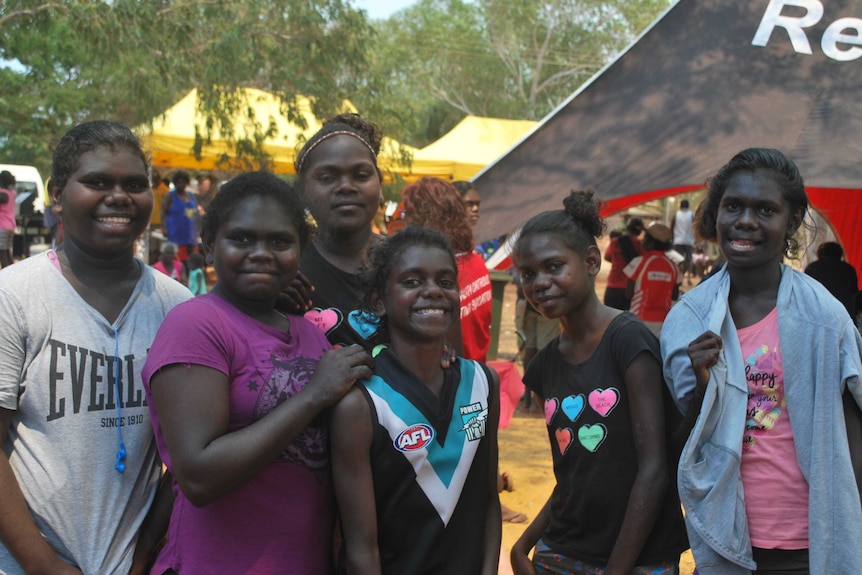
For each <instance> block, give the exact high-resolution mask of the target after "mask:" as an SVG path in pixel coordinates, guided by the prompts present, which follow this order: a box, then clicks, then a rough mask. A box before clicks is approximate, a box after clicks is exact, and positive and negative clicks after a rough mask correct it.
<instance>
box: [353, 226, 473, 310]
mask: <svg viewBox="0 0 862 575" xmlns="http://www.w3.org/2000/svg"><path fill="white" fill-rule="evenodd" d="M416 246H420V247H423V248H439V249H441V250H443V251H445V252H446V253H448V254H449V257H450V258H452V266H453V267H454V268H455V273H457V272H458V264H457V262H456V261H455V252H453V251H452V244H451V243H449V239H448V238H447V237H446V236H445V235H443V234H442V233H441V232H439V231H438V230H435V229H433V228H429V227H425V226H415V225H412V226H407V227H406V228H403V229H402V230H400V231H399V232H398V233H396V234H395V235H392V236H389V237H387V238H386V239H385V240H383V241H381V242H379V243H377V244H376V245H375V246H374V247H373V248H371V252H370V254H369V257H368V264H367V265H366V267H365V269H364V270H363V272H362V275H361V285H362V296H361V298H360V301H359V304H360V309H362V310H363V311H366V312H371V313H373V310H372V307H371V298H372V297H373V296H374V294H381V295H385V294H386V278H388V277H389V274H390V273H392V269H393V268H394V267H395V264H396V263H398V259H399V258H400V257H401V255H402V254H403V253H404V252H406V251H407V250H408V249H410V248H412V247H416Z"/></svg>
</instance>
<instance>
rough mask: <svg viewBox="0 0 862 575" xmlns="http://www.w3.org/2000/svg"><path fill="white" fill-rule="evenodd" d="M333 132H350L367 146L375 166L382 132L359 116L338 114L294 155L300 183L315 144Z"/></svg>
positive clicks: (327, 121)
mask: <svg viewBox="0 0 862 575" xmlns="http://www.w3.org/2000/svg"><path fill="white" fill-rule="evenodd" d="M333 132H350V133H351V134H353V135H354V136H356V137H357V138H359V139H360V140H362V142H363V143H365V145H367V146H368V148H369V152H372V154H371V155H372V156H373V158H374V165H375V166H377V155H378V154H379V153H380V144H381V142H383V132H381V131H380V128H378V127H377V125H375V124H374V123H372V122H369V121H368V120H366V119H365V118H363V117H362V116H360V115H359V114H339V115H337V116H335V117H332V118H330V119H328V120H326V121H325V122H324V123H323V127H321V128H320V129H319V130H318V131H317V132H316V133H315V134H314V135H313V136H311V137H310V138H309V139H308V141H306V142H305V145H304V146H302V149H301V150H299V153H298V154H297V155H296V162H295V164H294V167H295V168H296V177H297V179H298V180H299V181H300V182H301V180H302V177H303V175H304V174H305V172H306V168H307V167H308V157H309V155H310V154H311V153H312V152H313V151H314V148H315V147H316V146H317V144H319V143H320V142H321V141H322V140H324V139H326V137H327V136H329V134H332V133H333Z"/></svg>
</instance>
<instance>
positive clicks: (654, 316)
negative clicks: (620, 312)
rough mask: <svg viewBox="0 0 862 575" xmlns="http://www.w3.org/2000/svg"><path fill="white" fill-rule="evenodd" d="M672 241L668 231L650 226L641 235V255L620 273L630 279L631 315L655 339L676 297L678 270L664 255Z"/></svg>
mask: <svg viewBox="0 0 862 575" xmlns="http://www.w3.org/2000/svg"><path fill="white" fill-rule="evenodd" d="M671 237H672V233H671V231H670V228H669V227H667V226H666V225H664V224H661V223H659V222H653V223H652V224H650V226H649V227H648V228H647V229H646V234H645V235H644V240H643V248H644V254H643V255H642V256H638V257H636V258H634V259H633V260H632V261H631V262H629V264H628V265H627V266H626V267H625V268H624V269H623V272H624V273H625V274H626V276H628V278H629V287H628V289H629V293H630V294H631V302H632V304H631V311H632V313H633V314H635V315H636V316H638V317H639V318H640V319H641V320H642V321H643V322H644V323H645V324H647V327H649V328H650V330H652V331H653V333H655V334H656V335H658V334H659V332H660V331H661V326H662V324H663V323H664V318H665V316H667V312H669V311H670V307H671V306H672V305H673V302H674V300H676V299H677V298H678V297H679V269H678V268H677V266H676V264H675V263H673V260H671V259H670V258H669V257H667V256H666V255H665V252H667V251H668V250H669V249H670V242H671Z"/></svg>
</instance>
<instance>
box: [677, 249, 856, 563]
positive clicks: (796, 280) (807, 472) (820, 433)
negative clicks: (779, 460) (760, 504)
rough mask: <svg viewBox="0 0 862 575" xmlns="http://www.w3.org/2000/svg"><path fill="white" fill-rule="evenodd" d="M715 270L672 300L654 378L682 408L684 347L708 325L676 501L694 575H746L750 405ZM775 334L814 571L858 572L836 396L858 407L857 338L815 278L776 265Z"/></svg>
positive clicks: (686, 385) (687, 370) (685, 400)
mask: <svg viewBox="0 0 862 575" xmlns="http://www.w3.org/2000/svg"><path fill="white" fill-rule="evenodd" d="M729 291H730V277H729V274H728V273H727V267H726V266H725V268H724V269H722V270H721V271H720V272H719V273H718V274H716V276H714V277H712V278H710V279H708V280H707V281H705V282H703V283H702V284H701V285H699V286H698V287H696V288H695V289H693V290H691V291H690V292H688V293H687V294H685V296H684V297H683V298H682V299H681V300H680V302H679V303H678V304H677V305H676V306H674V307H673V308H672V309H671V311H670V313H669V314H668V316H667V319H666V320H665V323H664V327H663V328H662V332H661V350H662V358H663V364H664V376H665V380H666V381H667V384H668V386H669V387H670V390H671V393H672V394H673V396H674V398H675V400H676V402H677V405H678V406H679V408H680V409H681V410H682V411H683V413H685V412H686V410H687V408H688V406H689V404H690V402H691V399H692V396H693V393H694V388H695V376H694V370H693V369H692V367H691V362H690V360H689V357H688V352H687V348H688V345H689V343H690V342H691V341H692V340H694V339H695V338H696V337H698V336H699V335H700V334H702V333H703V332H704V331H706V330H707V329H709V330H711V331H713V332H715V333H716V334H718V335H720V336H721V338H722V341H723V342H724V346H723V349H722V353H721V357H720V359H719V362H718V365H716V366H715V367H714V368H712V369H711V370H710V381H709V384H708V386H707V390H706V393H705V395H704V400H703V406H702V407H701V412H700V415H699V416H698V418H697V422H696V423H695V425H694V428H693V429H692V431H691V434H690V435H689V438H688V441H687V443H686V444H685V447H684V448H683V451H682V456H681V457H680V463H679V471H678V479H679V494H680V500H681V501H682V504H683V506H684V507H685V511H686V517H685V519H686V527H687V529H688V535H689V541H690V542H691V548H692V552H693V554H694V558H695V563H696V564H697V567H698V571H699V572H700V573H701V575H737V574H738V575H748V574H749V573H750V571H751V569H754V568H755V564H754V560H753V559H752V552H751V541H750V538H749V532H748V519H747V516H746V511H745V501H744V499H743V492H742V479H741V477H740V472H739V466H740V459H741V452H742V434H743V429H744V427H745V414H746V408H747V403H748V386H747V384H746V379H745V371H744V363H743V360H742V352H741V350H740V347H739V339H738V336H737V333H736V327H735V326H734V324H733V319H732V317H731V315H730V310H729V307H728V304H727V299H728V293H729ZM777 307H778V310H779V313H778V332H779V339H780V341H781V354H782V357H783V358H784V378H785V381H784V385H785V395H786V397H787V406H788V411H789V413H791V414H792V416H791V420H790V421H791V426H792V429H793V437H794V441H795V444H796V456H797V458H798V460H799V466H800V469H801V470H802V473H803V475H804V476H805V478H806V479H807V480H808V485H809V512H808V517H809V550H810V551H809V553H810V556H809V563H810V569H811V573H812V574H814V575H841V574H846V575H859V574H862V504H860V500H859V492H858V490H857V485H856V481H855V476H854V474H853V468H852V466H851V461H850V450H849V447H848V442H847V430H846V427H845V424H844V411H843V405H842V393H843V392H844V389H845V387H846V388H847V389H849V390H850V392H851V393H852V395H853V397H854V398H855V400H856V403H857V404H859V405H862V380H860V377H859V376H860V374H862V360H860V355H862V338H860V336H859V332H858V331H857V329H856V327H855V326H854V325H853V322H852V320H851V319H850V318H849V317H848V315H847V311H846V310H845V309H844V307H843V306H842V305H841V304H840V303H839V302H838V300H836V299H835V298H833V297H832V295H831V294H830V293H829V292H828V291H826V289H825V288H824V287H823V286H822V285H820V283H818V282H817V281H816V280H814V279H812V278H810V277H808V276H806V275H805V274H802V273H799V272H797V271H794V270H793V269H791V268H789V267H787V266H784V265H782V271H781V284H780V287H779V289H778V301H777Z"/></svg>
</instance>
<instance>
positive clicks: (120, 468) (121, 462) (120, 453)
mask: <svg viewBox="0 0 862 575" xmlns="http://www.w3.org/2000/svg"><path fill="white" fill-rule="evenodd" d="M111 329H112V330H114V392H115V393H116V396H117V397H116V399H117V463H116V465H114V469H116V470H117V473H123V472H124V471H125V470H126V444H125V443H123V426H122V423H123V400H122V398H121V397H120V332H119V331H118V330H117V328H115V327H111Z"/></svg>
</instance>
